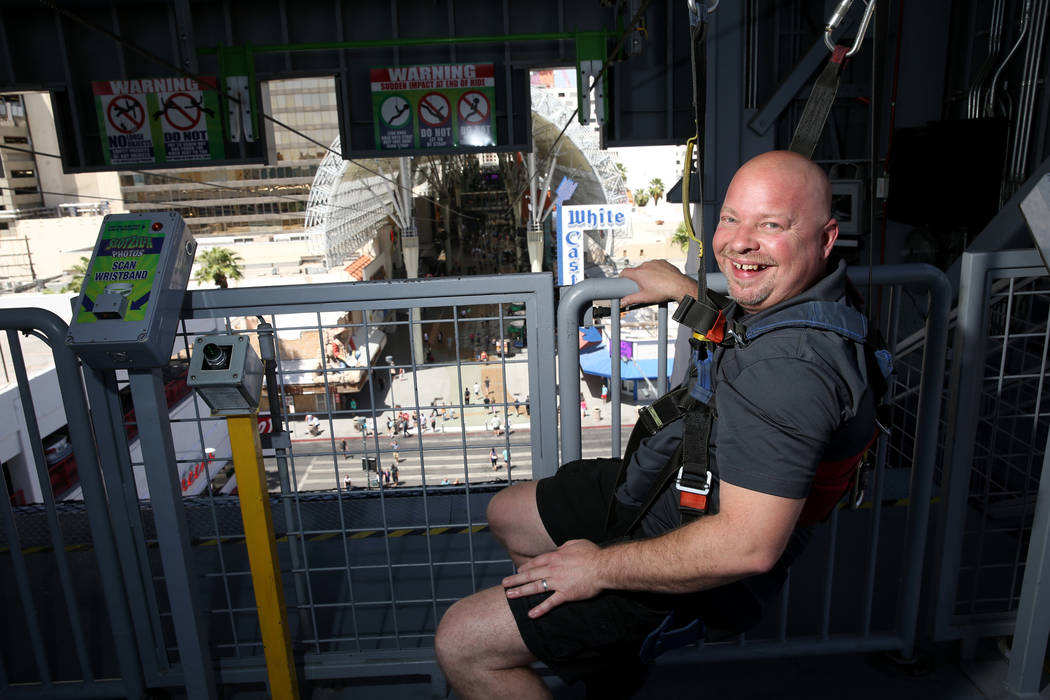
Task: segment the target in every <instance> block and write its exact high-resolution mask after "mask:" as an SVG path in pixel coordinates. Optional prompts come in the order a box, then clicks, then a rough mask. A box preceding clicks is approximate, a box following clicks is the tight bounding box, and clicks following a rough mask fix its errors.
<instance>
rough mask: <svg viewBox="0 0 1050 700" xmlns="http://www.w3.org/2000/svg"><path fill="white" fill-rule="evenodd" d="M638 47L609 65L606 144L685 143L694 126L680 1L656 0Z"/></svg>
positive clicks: (685, 23)
mask: <svg viewBox="0 0 1050 700" xmlns="http://www.w3.org/2000/svg"><path fill="white" fill-rule="evenodd" d="M645 34H646V35H647V39H646V40H645V42H644V43H643V48H642V52H641V53H640V54H639V55H637V56H631V57H630V59H628V60H626V61H624V62H621V63H616V64H614V65H613V66H612V68H611V77H612V82H611V83H610V84H611V86H612V90H611V93H612V95H611V101H612V114H611V119H610V123H609V124H608V125H607V126H606V129H605V145H606V146H607V147H609V148H618V147H623V146H644V145H657V144H681V143H684V141H685V139H687V138H688V137H689V136H690V135H691V134H692V133H693V132H694V131H695V129H694V127H693V106H692V99H693V98H692V95H693V93H692V88H691V80H692V69H691V67H690V62H689V17H688V13H687V11H686V6H685V3H684V2H681V3H679V2H666V3H662V2H654V3H653V4H652V5H650V7H649V9H648V11H647V12H646V15H645Z"/></svg>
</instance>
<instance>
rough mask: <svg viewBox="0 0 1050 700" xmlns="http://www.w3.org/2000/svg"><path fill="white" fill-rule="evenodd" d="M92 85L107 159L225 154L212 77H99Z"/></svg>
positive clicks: (170, 158)
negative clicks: (111, 78)
mask: <svg viewBox="0 0 1050 700" xmlns="http://www.w3.org/2000/svg"><path fill="white" fill-rule="evenodd" d="M91 87H92V91H93V92H94V94H95V108H96V111H97V113H98V120H99V130H100V132H101V133H102V134H104V136H103V143H102V150H103V153H104V155H105V160H106V164H107V165H124V164H129V165H130V164H135V163H177V162H182V161H207V160H222V159H223V158H224V153H223V145H222V123H221V121H220V119H219V96H218V93H217V92H216V91H215V79H214V78H203V79H202V80H201V81H200V82H198V81H196V80H193V79H192V78H157V79H153V80H101V81H95V82H93V83H92V84H91Z"/></svg>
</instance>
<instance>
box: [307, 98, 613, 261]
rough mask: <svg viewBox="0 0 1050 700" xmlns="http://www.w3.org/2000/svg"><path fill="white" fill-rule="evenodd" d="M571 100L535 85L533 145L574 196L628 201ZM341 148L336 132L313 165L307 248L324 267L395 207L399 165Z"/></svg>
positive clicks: (350, 250) (361, 241)
mask: <svg viewBox="0 0 1050 700" xmlns="http://www.w3.org/2000/svg"><path fill="white" fill-rule="evenodd" d="M573 105H574V102H573V101H570V100H566V99H565V98H562V97H558V96H557V95H556V94H554V93H552V91H551V90H549V89H545V88H542V87H537V86H533V88H532V129H533V149H534V150H535V152H536V155H537V159H538V161H539V162H540V163H541V164H547V163H550V162H551V161H553V164H554V174H553V176H552V178H551V182H552V183H553V184H555V185H556V184H557V183H558V182H560V181H561V178H562V177H563V176H564V177H568V178H570V179H572V180H573V181H574V182H576V183H577V185H578V187H577V190H576V193H575V195H574V196H573V199H572V201H573V202H581V203H586V204H624V203H626V202H627V190H626V188H625V187H624V183H623V179H622V178H621V177H620V172H619V170H617V168H616V164H615V161H614V159H613V158H612V157H611V156H610V155H609V153H608V152H607V151H603V150H601V143H600V139H599V136H598V130H597V129H596V128H595V127H587V126H582V125H581V124H580V123H579V122H578V121H577V120H576V117H575V116H574V114H573ZM566 123H568V126H567V127H565V129H564V134H562V130H563V126H565V124H566ZM559 135H561V138H559ZM340 152H341V150H340V141H339V137H336V138H335V140H334V141H332V145H331V147H330V148H329V149H328V153H327V154H326V155H325V157H324V160H323V161H322V162H321V165H320V166H319V167H318V168H317V174H316V175H315V177H314V182H313V186H312V187H311V189H310V199H309V202H308V204H307V209H306V233H307V235H308V236H309V244H310V250H311V252H312V253H314V254H315V255H323V256H324V258H325V265H326V266H328V267H333V266H335V265H338V264H339V263H341V262H342V261H343V260H344V259H346V258H348V257H351V256H352V255H353V254H354V253H356V252H357V251H358V250H359V249H360V248H361V246H363V245H365V244H366V243H367V242H368V241H369V240H371V238H372V236H374V234H375V226H376V224H378V223H379V222H381V221H383V220H384V219H385V218H386V217H388V216H390V215H391V214H392V212H393V207H394V205H393V193H394V190H393V189H392V188H391V184H390V182H389V180H391V179H393V178H395V177H396V172H397V171H396V170H395V171H394V172H392V173H391V174H390V175H387V176H380V175H377V174H375V171H369V170H368V169H365V168H363V167H361V166H359V165H355V164H354V163H353V162H351V161H346V160H343V159H342V158H341V157H340V156H339V155H338V154H339V153H340ZM547 167H549V166H547ZM544 169H546V168H544Z"/></svg>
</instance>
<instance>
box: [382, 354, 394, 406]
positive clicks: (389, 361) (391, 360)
mask: <svg viewBox="0 0 1050 700" xmlns="http://www.w3.org/2000/svg"><path fill="white" fill-rule="evenodd" d="M384 359H385V360H386V362H387V364H388V365H390V407H391V408H393V407H394V406H396V405H397V401H396V400H395V398H394V356H393V355H387V356H386V357H385V358H384Z"/></svg>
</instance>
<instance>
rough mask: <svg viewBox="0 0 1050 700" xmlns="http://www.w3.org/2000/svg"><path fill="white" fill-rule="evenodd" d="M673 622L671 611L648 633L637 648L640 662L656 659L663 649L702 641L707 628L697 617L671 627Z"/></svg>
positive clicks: (667, 649) (673, 617) (649, 661)
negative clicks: (639, 647) (640, 646)
mask: <svg viewBox="0 0 1050 700" xmlns="http://www.w3.org/2000/svg"><path fill="white" fill-rule="evenodd" d="M673 624H675V615H674V613H671V614H670V615H668V616H667V617H665V618H664V620H663V622H661V623H660V626H659V627H657V628H656V629H654V630H653V631H652V632H650V633H649V636H648V637H646V638H645V641H643V642H642V648H641V649H639V650H638V658H639V659H641V661H642V663H645V664H648V663H652V662H653V661H655V660H656V657H657V656H659V655H660V654H662V653H664V652H665V651H671V650H672V649H678V648H679V647H684V646H686V645H687V644H693V643H696V642H699V643H700V644H701V645H702V644H703V643H704V635H705V634H706V633H707V628H706V627H705V626H704V623H703V621H702V620H700V619H699V618H693V619H692V620H689V621H688V623H687V624H684V625H679V626H677V627H674V628H671V626H672V625H673Z"/></svg>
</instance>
